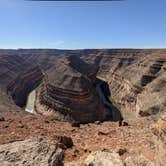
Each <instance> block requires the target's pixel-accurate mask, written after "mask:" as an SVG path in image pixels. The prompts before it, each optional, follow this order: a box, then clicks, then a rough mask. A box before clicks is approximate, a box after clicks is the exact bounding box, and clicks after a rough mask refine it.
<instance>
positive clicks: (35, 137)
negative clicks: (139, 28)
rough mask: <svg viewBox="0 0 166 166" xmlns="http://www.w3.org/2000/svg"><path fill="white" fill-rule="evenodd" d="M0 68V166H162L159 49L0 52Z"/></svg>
mask: <svg viewBox="0 0 166 166" xmlns="http://www.w3.org/2000/svg"><path fill="white" fill-rule="evenodd" d="M0 69H1V70H0V165H25V166H26V165H39V166H40V165H43V166H45V165H50V166H51V165H52V166H56V165H57V166H60V165H65V166H72V165H73V166H79V165H80V166H85V165H86V166H92V165H94V166H102V165H103V166H109V165H110V166H111V165H115V166H116V165H117V166H120V165H126V166H137V165H138V166H144V165H148V166H149V165H157V166H158V165H159V166H160V165H161V166H162V165H164V164H165V162H166V161H165V158H166V150H165V144H166V137H165V134H166V128H165V126H166V118H165V117H166V116H165V111H166V96H165V94H166V93H165V92H166V50H164V49H154V50H153V49H149V50H141V49H137V50H136V49H103V50H98V49H94V50H90V49H89V50H75V51H72V50H49V49H48V50H46V49H45V50H42V49H29V50H24V49H20V50H0ZM33 90H35V92H36V99H35V102H34V114H30V113H27V112H25V111H24V110H25V107H26V103H27V100H28V96H29V94H30V93H31V92H32V91H33Z"/></svg>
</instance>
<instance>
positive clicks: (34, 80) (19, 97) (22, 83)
mask: <svg viewBox="0 0 166 166" xmlns="http://www.w3.org/2000/svg"><path fill="white" fill-rule="evenodd" d="M42 78H43V74H42V71H41V69H40V68H39V67H38V66H35V67H31V68H29V69H26V70H25V71H23V72H21V73H20V74H18V76H17V77H16V78H15V79H14V80H13V81H12V82H10V83H9V84H8V86H7V92H8V93H10V95H11V96H12V98H13V100H14V102H15V103H16V105H18V106H20V107H24V106H25V105H26V101H27V96H28V94H29V93H30V92H31V91H32V90H33V89H35V88H37V86H38V85H39V84H40V83H41V82H42Z"/></svg>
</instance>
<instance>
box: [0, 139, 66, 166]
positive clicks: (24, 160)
mask: <svg viewBox="0 0 166 166" xmlns="http://www.w3.org/2000/svg"><path fill="white" fill-rule="evenodd" d="M63 153H64V151H63V150H62V149H61V148H60V147H58V143H51V142H49V141H48V140H46V139H43V138H38V139H37V138H33V139H28V140H24V141H17V142H14V143H9V144H4V145H0V165H3V166H8V165H25V166H26V165H35V166H60V165H61V164H62V159H63Z"/></svg>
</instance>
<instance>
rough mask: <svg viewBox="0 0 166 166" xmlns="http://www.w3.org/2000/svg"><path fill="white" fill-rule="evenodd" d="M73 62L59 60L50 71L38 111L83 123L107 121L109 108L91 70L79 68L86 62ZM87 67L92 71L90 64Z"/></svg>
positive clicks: (37, 105) (64, 59)
mask: <svg viewBox="0 0 166 166" xmlns="http://www.w3.org/2000/svg"><path fill="white" fill-rule="evenodd" d="M73 58H75V57H73ZM73 58H72V57H67V58H66V57H65V58H59V60H58V61H57V62H56V65H55V67H53V68H51V69H50V70H49V71H47V73H46V74H45V80H44V81H43V83H42V84H41V86H40V87H39V89H38V92H37V100H36V111H37V112H38V113H42V114H46V115H50V114H51V115H55V116H57V118H58V117H62V118H65V119H66V118H67V119H68V120H71V121H77V122H81V123H87V122H93V121H96V120H104V119H105V118H106V117H105V108H104V106H103V105H102V103H101V101H100V100H99V97H98V95H97V93H96V91H95V86H94V85H93V82H92V80H91V79H90V78H89V77H88V76H87V73H88V70H84V69H83V68H81V67H80V68H79V67H78V66H77V65H78V64H79V63H81V64H82V65H83V64H85V62H83V61H81V59H77V58H75V59H73ZM71 60H77V62H76V63H72V61H71ZM75 65H76V66H75ZM82 67H84V66H82ZM85 67H87V69H88V68H90V67H89V65H88V64H86V65H85ZM86 72H87V73H86Z"/></svg>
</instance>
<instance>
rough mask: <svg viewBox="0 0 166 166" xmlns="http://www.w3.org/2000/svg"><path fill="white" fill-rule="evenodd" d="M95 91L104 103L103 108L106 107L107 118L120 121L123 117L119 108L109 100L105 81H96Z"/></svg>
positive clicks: (107, 86)
mask: <svg viewBox="0 0 166 166" xmlns="http://www.w3.org/2000/svg"><path fill="white" fill-rule="evenodd" d="M97 82H98V83H97V84H96V91H97V93H98V95H99V97H100V99H101V101H102V103H103V104H104V106H105V108H106V109H108V118H107V120H111V121H121V120H122V119H123V117H122V114H121V112H120V110H119V109H118V108H117V107H116V106H115V105H114V104H113V103H112V102H111V101H110V97H111V91H110V88H109V85H108V83H107V82H105V81H103V80H99V79H98V81H97Z"/></svg>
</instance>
